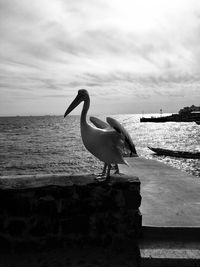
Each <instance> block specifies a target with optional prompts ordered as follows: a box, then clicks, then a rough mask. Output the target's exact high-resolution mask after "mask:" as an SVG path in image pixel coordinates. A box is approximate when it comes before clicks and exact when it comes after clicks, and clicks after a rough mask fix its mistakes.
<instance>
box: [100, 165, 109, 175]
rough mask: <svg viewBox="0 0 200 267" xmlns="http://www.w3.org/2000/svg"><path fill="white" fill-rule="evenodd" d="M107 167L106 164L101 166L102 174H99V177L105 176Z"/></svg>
mask: <svg viewBox="0 0 200 267" xmlns="http://www.w3.org/2000/svg"><path fill="white" fill-rule="evenodd" d="M107 166H108V164H107V163H104V166H103V171H102V174H101V176H105V174H106V169H107Z"/></svg>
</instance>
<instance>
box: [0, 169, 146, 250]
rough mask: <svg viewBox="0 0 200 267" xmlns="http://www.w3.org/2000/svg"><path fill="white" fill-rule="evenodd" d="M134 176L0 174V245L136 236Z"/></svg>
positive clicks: (137, 183) (137, 217)
mask: <svg viewBox="0 0 200 267" xmlns="http://www.w3.org/2000/svg"><path fill="white" fill-rule="evenodd" d="M140 204H141V196H140V181H139V180H138V178H137V177H129V176H125V175H122V176H119V175H118V176H117V175H116V176H113V177H112V178H111V181H110V182H109V183H106V182H97V181H95V180H94V176H90V175H77V176H67V175H65V174H62V175H41V176H19V177H10V178H7V177H1V178H0V247H1V250H2V249H4V250H20V249H21V250H23V251H24V249H25V248H27V249H31V248H34V249H35V248H37V249H41V248H43V247H57V246H67V245H72V244H76V243H77V244H80V243H87V244H88V243H89V244H97V245H106V244H111V245H112V244H114V243H115V242H117V243H119V242H120V241H124V240H137V237H138V235H139V232H140V229H141V215H140V212H139V207H140Z"/></svg>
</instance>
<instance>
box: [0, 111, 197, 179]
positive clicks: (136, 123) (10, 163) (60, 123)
mask: <svg viewBox="0 0 200 267" xmlns="http://www.w3.org/2000/svg"><path fill="white" fill-rule="evenodd" d="M168 114H171V113H167V114H163V116H164V115H168ZM96 116H97V117H98V118H100V119H102V120H105V118H106V117H107V116H105V115H99V116H98V115H96ZM109 116H111V117H113V118H115V119H117V120H119V122H120V123H122V125H123V126H124V127H125V128H126V129H127V130H128V132H129V133H130V135H131V137H132V139H133V142H134V144H135V146H136V150H137V152H138V155H139V157H144V158H148V159H155V160H158V161H161V162H163V163H165V164H168V165H170V166H173V167H175V168H177V169H180V170H182V171H185V172H187V173H190V174H192V175H194V176H195V177H200V168H199V165H200V164H199V163H200V162H199V161H200V160H199V159H183V158H172V157H164V156H156V155H155V154H154V153H153V152H152V151H150V150H149V149H148V146H152V147H160V148H166V149H173V150H182V151H191V152H195V151H196V152H200V135H199V127H200V126H199V125H197V124H195V123H194V122H167V123H140V118H141V117H142V116H145V117H147V116H149V117H151V116H160V114H155V113H150V114H115V115H109ZM79 118H80V116H79V115H71V116H68V117H67V118H65V119H64V118H63V115H37V116H33V115H27V116H19V115H17V116H1V117H0V176H5V175H6V176H12V175H23V174H42V173H43V174H44V173H63V172H65V173H69V174H75V173H80V172H81V173H97V172H100V171H101V168H102V166H103V163H102V162H100V161H99V160H98V159H96V158H95V157H94V156H93V155H91V154H90V153H89V152H88V151H87V150H86V149H85V147H84V146H83V144H82V139H81V135H80V124H79V123H80V122H79Z"/></svg>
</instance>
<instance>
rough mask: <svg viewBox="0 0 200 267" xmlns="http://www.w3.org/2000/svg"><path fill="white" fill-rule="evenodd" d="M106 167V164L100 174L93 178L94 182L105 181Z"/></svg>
mask: <svg viewBox="0 0 200 267" xmlns="http://www.w3.org/2000/svg"><path fill="white" fill-rule="evenodd" d="M107 167H108V164H107V163H104V166H103V171H102V173H98V174H97V177H96V178H95V180H97V181H104V180H105V174H106V169H107Z"/></svg>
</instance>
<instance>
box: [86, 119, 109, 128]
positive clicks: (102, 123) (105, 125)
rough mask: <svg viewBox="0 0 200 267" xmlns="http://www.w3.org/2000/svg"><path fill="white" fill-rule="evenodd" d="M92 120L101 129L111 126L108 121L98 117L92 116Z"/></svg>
mask: <svg viewBox="0 0 200 267" xmlns="http://www.w3.org/2000/svg"><path fill="white" fill-rule="evenodd" d="M90 121H91V122H92V123H93V124H94V125H95V126H96V127H97V128H99V129H108V128H110V126H109V124H107V123H106V122H104V121H102V120H100V119H98V118H96V117H90Z"/></svg>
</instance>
